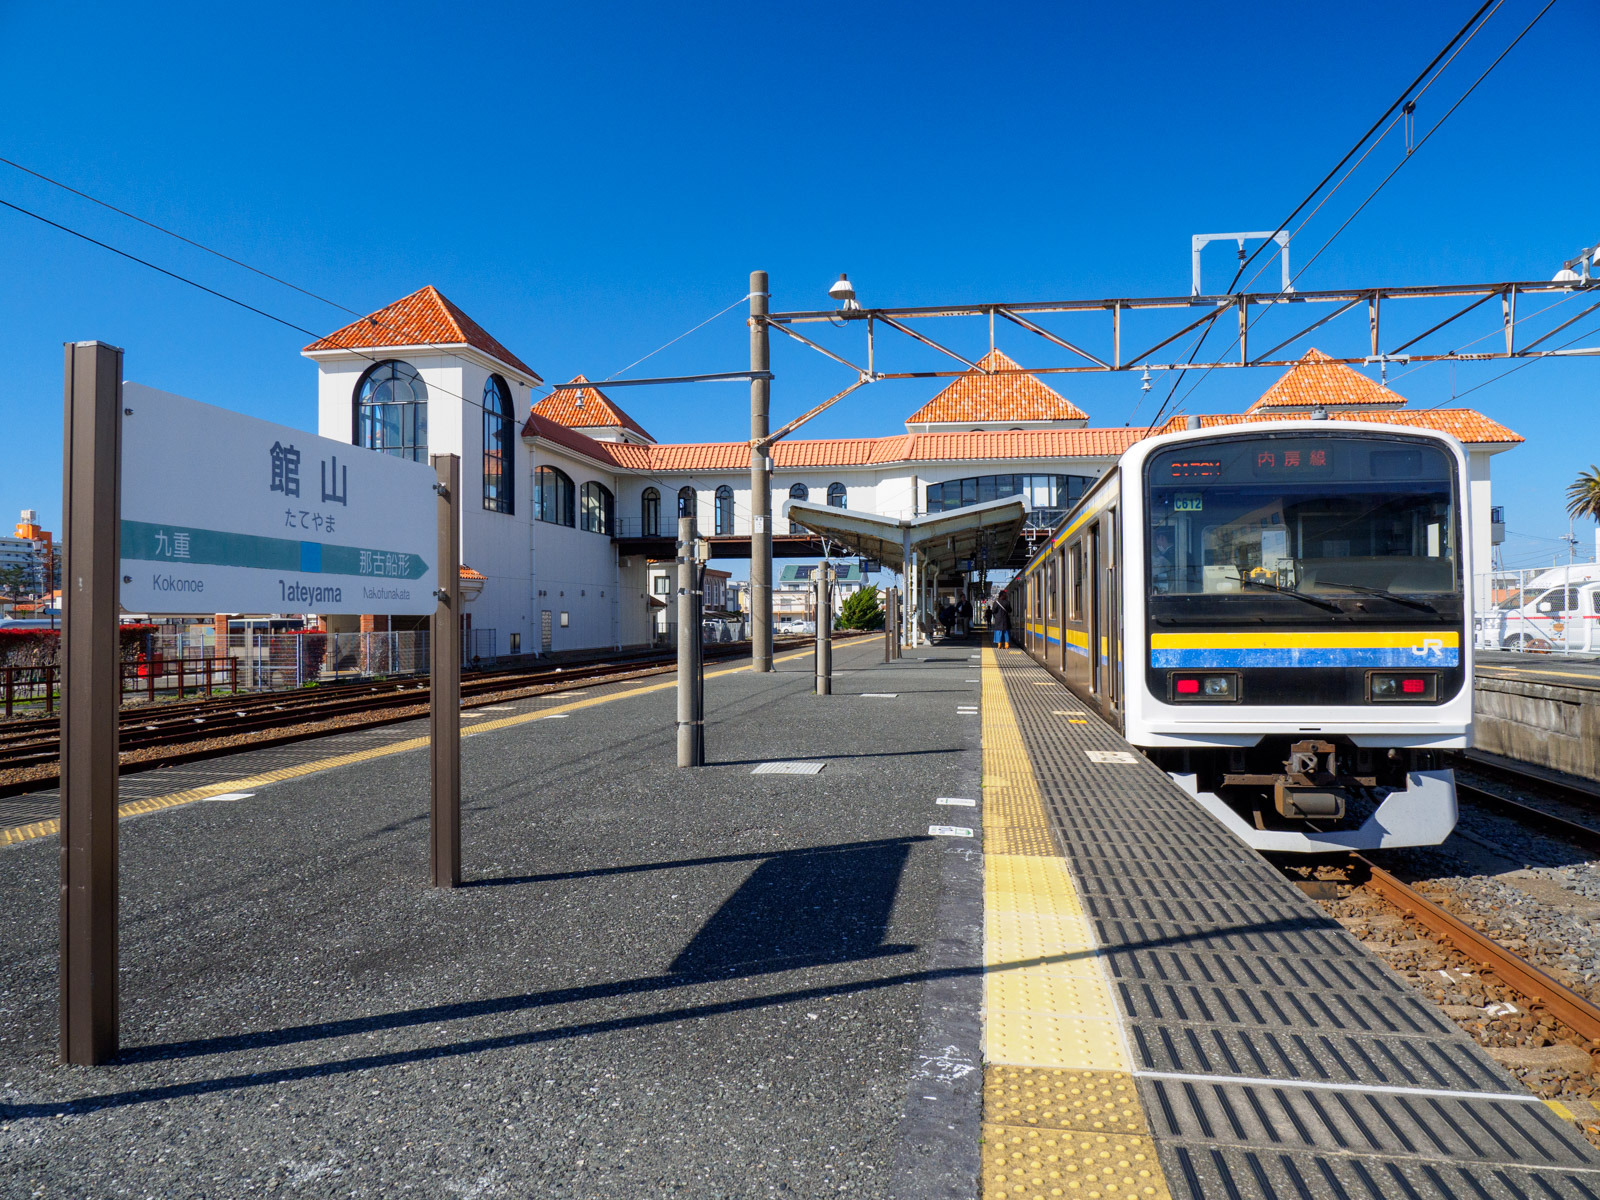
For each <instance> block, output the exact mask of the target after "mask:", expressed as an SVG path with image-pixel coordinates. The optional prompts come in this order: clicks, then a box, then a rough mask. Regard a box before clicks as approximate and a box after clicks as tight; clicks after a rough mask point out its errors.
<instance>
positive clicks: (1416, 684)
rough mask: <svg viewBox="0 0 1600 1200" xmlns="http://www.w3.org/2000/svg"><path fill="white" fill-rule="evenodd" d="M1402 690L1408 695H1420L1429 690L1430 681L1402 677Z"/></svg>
mask: <svg viewBox="0 0 1600 1200" xmlns="http://www.w3.org/2000/svg"><path fill="white" fill-rule="evenodd" d="M1400 690H1401V691H1402V692H1405V693H1406V694H1407V695H1411V696H1420V695H1421V694H1422V693H1423V692H1425V691H1427V690H1428V681H1427V680H1426V679H1402V680H1401V681H1400Z"/></svg>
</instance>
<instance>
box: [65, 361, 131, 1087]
mask: <svg viewBox="0 0 1600 1200" xmlns="http://www.w3.org/2000/svg"><path fill="white" fill-rule="evenodd" d="M66 358H67V362H66V429H65V439H64V442H65V444H64V446H63V457H64V460H65V461H64V465H65V468H66V469H65V473H64V474H65V478H64V481H63V488H62V508H63V513H62V518H63V519H62V523H61V528H62V533H63V535H64V536H65V539H66V544H67V551H66V553H67V561H66V570H65V571H64V572H63V578H62V581H61V582H62V588H61V594H62V604H63V609H62V635H63V636H62V643H63V645H62V650H63V652H64V653H63V655H62V660H61V663H62V665H61V700H62V705H61V835H60V841H61V851H60V853H61V976H60V978H61V1061H62V1062H64V1063H73V1064H75V1065H78V1066H91V1067H92V1066H98V1065H99V1064H101V1063H104V1062H109V1061H111V1059H113V1058H115V1057H116V1055H117V1048H118V1045H119V1033H118V1021H119V1014H120V1005H119V1001H118V987H117V911H118V884H117V877H118V864H117V709H118V707H119V705H120V703H121V682H120V678H119V672H120V669H121V668H120V664H119V662H118V648H117V598H118V594H119V592H120V591H121V585H120V584H119V583H118V580H119V578H120V577H121V567H122V561H121V559H122V542H121V529H122V351H121V350H118V349H117V348H116V347H115V346H108V345H106V344H105V343H104V342H69V343H67V355H66Z"/></svg>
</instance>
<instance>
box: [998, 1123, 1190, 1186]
mask: <svg viewBox="0 0 1600 1200" xmlns="http://www.w3.org/2000/svg"><path fill="white" fill-rule="evenodd" d="M982 1164H983V1165H982V1175H981V1177H980V1178H981V1187H982V1194H983V1195H984V1196H986V1197H990V1198H998V1197H1002V1196H1005V1197H1017V1198H1018V1200H1035V1198H1038V1200H1047V1198H1050V1200H1053V1198H1054V1197H1057V1196H1083V1197H1088V1198H1090V1200H1100V1198H1101V1197H1105V1198H1106V1200H1113V1198H1115V1200H1121V1198H1122V1197H1130V1198H1132V1197H1139V1198H1145V1197H1148V1198H1149V1200H1159V1198H1161V1197H1166V1196H1167V1195H1168V1194H1169V1193H1168V1192H1167V1185H1166V1180H1165V1179H1164V1178H1163V1177H1162V1174H1161V1165H1160V1163H1159V1162H1157V1161H1156V1151H1155V1145H1154V1144H1153V1143H1152V1142H1151V1140H1150V1139H1149V1138H1148V1137H1137V1136H1133V1135H1129V1134H1114V1133H1080V1132H1078V1131H1076V1130H1064V1129H1034V1128H1031V1127H1027V1128H1017V1127H1014V1126H1010V1125H985V1126H984V1130H983V1151H982Z"/></svg>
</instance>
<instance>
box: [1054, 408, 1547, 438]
mask: <svg viewBox="0 0 1600 1200" xmlns="http://www.w3.org/2000/svg"><path fill="white" fill-rule="evenodd" d="M1302 419H1304V418H1303V414H1300V413H1290V412H1255V411H1251V412H1243V413H1224V414H1220V415H1217V416H1205V417H1201V418H1200V427H1201V428H1202V429H1214V428H1218V427H1222V426H1228V425H1244V424H1254V423H1255V422H1257V421H1296V420H1302ZM1328 419H1329V420H1330V421H1370V422H1372V423H1373V424H1377V425H1401V426H1404V427H1406V428H1408V429H1437V430H1439V431H1440V432H1442V433H1448V434H1450V435H1451V436H1452V437H1454V438H1455V439H1457V440H1458V441H1462V442H1467V443H1469V444H1478V445H1496V444H1499V445H1512V446H1514V445H1517V444H1518V443H1520V442H1522V441H1524V440H1526V439H1524V438H1523V436H1522V435H1521V434H1519V433H1514V432H1512V431H1511V430H1509V429H1507V428H1506V427H1505V426H1504V425H1502V424H1500V422H1498V421H1493V420H1490V419H1489V418H1488V417H1486V416H1484V415H1483V414H1482V413H1480V412H1474V411H1473V410H1472V409H1470V408H1423V409H1399V410H1394V409H1390V410H1387V411H1380V412H1331V413H1329V414H1328ZM1187 420H1188V418H1187V417H1183V416H1177V417H1174V418H1172V420H1170V421H1168V422H1167V423H1166V424H1165V425H1163V426H1162V427H1161V432H1162V433H1177V432H1179V431H1180V430H1182V429H1183V428H1184V424H1185V422H1186V421H1187ZM1085 432H1087V431H1085Z"/></svg>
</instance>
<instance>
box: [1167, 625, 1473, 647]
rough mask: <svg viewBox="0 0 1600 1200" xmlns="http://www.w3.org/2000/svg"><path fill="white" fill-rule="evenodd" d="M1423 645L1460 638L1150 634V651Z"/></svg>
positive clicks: (1437, 634) (1425, 634)
mask: <svg viewBox="0 0 1600 1200" xmlns="http://www.w3.org/2000/svg"><path fill="white" fill-rule="evenodd" d="M1424 645H1433V646H1438V647H1441V648H1444V649H1454V648H1457V647H1459V646H1460V645H1461V635H1460V634H1458V633H1454V632H1452V631H1450V630H1439V629H1429V630H1422V631H1411V632H1406V633H1392V632H1391V633H1384V632H1378V633H1342V632H1340V633H1312V632H1309V631H1298V630H1297V631H1294V632H1285V633H1259V632H1252V633H1152V634H1151V635H1150V648H1151V649H1152V650H1341V649H1347V648H1357V649H1368V648H1375V647H1382V648H1384V649H1412V648H1415V647H1419V646H1424Z"/></svg>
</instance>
